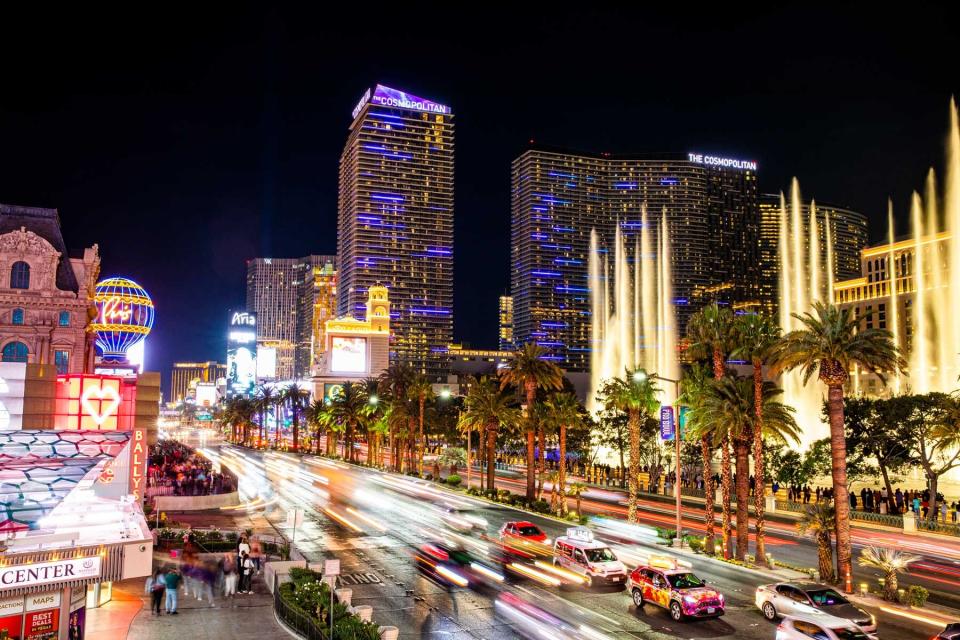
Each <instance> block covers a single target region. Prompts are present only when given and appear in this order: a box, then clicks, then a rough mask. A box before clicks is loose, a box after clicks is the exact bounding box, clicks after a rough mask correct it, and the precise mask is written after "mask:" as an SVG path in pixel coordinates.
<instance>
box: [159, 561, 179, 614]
mask: <svg viewBox="0 0 960 640" xmlns="http://www.w3.org/2000/svg"><path fill="white" fill-rule="evenodd" d="M163 580H164V586H165V593H166V594H167V603H166V604H167V613H169V614H171V615H174V616H175V615H177V590H178V589H180V581H181V579H180V572H178V571H177V570H176V569H175V568H173V569H170V570H169V571H168V572H167V574H166V575H165V576H164V577H163Z"/></svg>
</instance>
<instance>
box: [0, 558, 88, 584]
mask: <svg viewBox="0 0 960 640" xmlns="http://www.w3.org/2000/svg"><path fill="white" fill-rule="evenodd" d="M100 561H101V558H100V556H91V557H89V558H70V559H68V560H57V561H56V562H38V563H36V564H21V565H17V566H7V567H3V568H0V589H15V588H20V587H33V586H36V585H41V584H50V583H51V582H70V581H72V580H83V579H86V578H99V577H100Z"/></svg>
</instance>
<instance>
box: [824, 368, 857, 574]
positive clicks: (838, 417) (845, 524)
mask: <svg viewBox="0 0 960 640" xmlns="http://www.w3.org/2000/svg"><path fill="white" fill-rule="evenodd" d="M827 411H828V414H829V416H830V448H831V464H832V467H833V469H832V471H833V496H834V498H833V506H834V508H835V509H836V514H837V576H836V579H837V581H838V583H839V584H840V586H841V588H843V589H844V590H845V591H846V592H847V593H851V592H852V591H853V566H852V555H853V552H852V549H851V545H850V496H849V494H848V493H847V440H846V436H845V434H844V430H843V386H842V385H839V384H832V385H830V386H829V387H827Z"/></svg>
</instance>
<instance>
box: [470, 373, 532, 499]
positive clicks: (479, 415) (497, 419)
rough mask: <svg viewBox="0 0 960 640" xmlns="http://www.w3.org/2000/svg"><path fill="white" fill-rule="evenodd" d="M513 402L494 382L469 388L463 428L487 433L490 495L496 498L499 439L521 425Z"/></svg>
mask: <svg viewBox="0 0 960 640" xmlns="http://www.w3.org/2000/svg"><path fill="white" fill-rule="evenodd" d="M512 403H513V398H512V397H511V396H510V394H508V393H504V392H503V391H502V390H501V389H500V387H499V386H498V385H497V383H496V382H495V381H494V380H491V379H490V378H488V377H486V376H484V377H482V378H480V379H479V380H477V381H476V382H475V383H474V384H472V385H470V391H469V392H468V393H467V397H466V400H465V402H464V405H465V409H464V412H463V416H462V418H461V424H463V425H464V426H467V427H469V428H475V429H480V430H482V431H483V432H485V433H486V436H487V439H486V455H487V492H489V493H491V494H493V495H496V491H497V489H496V482H495V480H496V469H495V468H494V466H495V465H494V462H495V460H496V450H497V435H498V434H499V431H500V428H501V427H503V426H512V425H515V424H517V423H519V421H520V412H519V410H517V409H516V408H514V407H513V406H511V405H512Z"/></svg>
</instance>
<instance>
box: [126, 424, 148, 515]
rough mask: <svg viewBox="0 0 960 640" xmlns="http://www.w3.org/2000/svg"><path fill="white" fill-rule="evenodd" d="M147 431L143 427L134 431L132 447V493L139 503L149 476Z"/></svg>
mask: <svg viewBox="0 0 960 640" xmlns="http://www.w3.org/2000/svg"><path fill="white" fill-rule="evenodd" d="M146 444H147V431H146V429H143V428H142V427H138V428H135V429H134V430H133V442H132V443H131V445H130V493H132V494H133V495H134V497H135V498H136V500H137V501H138V502H139V501H140V499H141V498H143V480H144V478H145V477H146V475H147V451H146Z"/></svg>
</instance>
